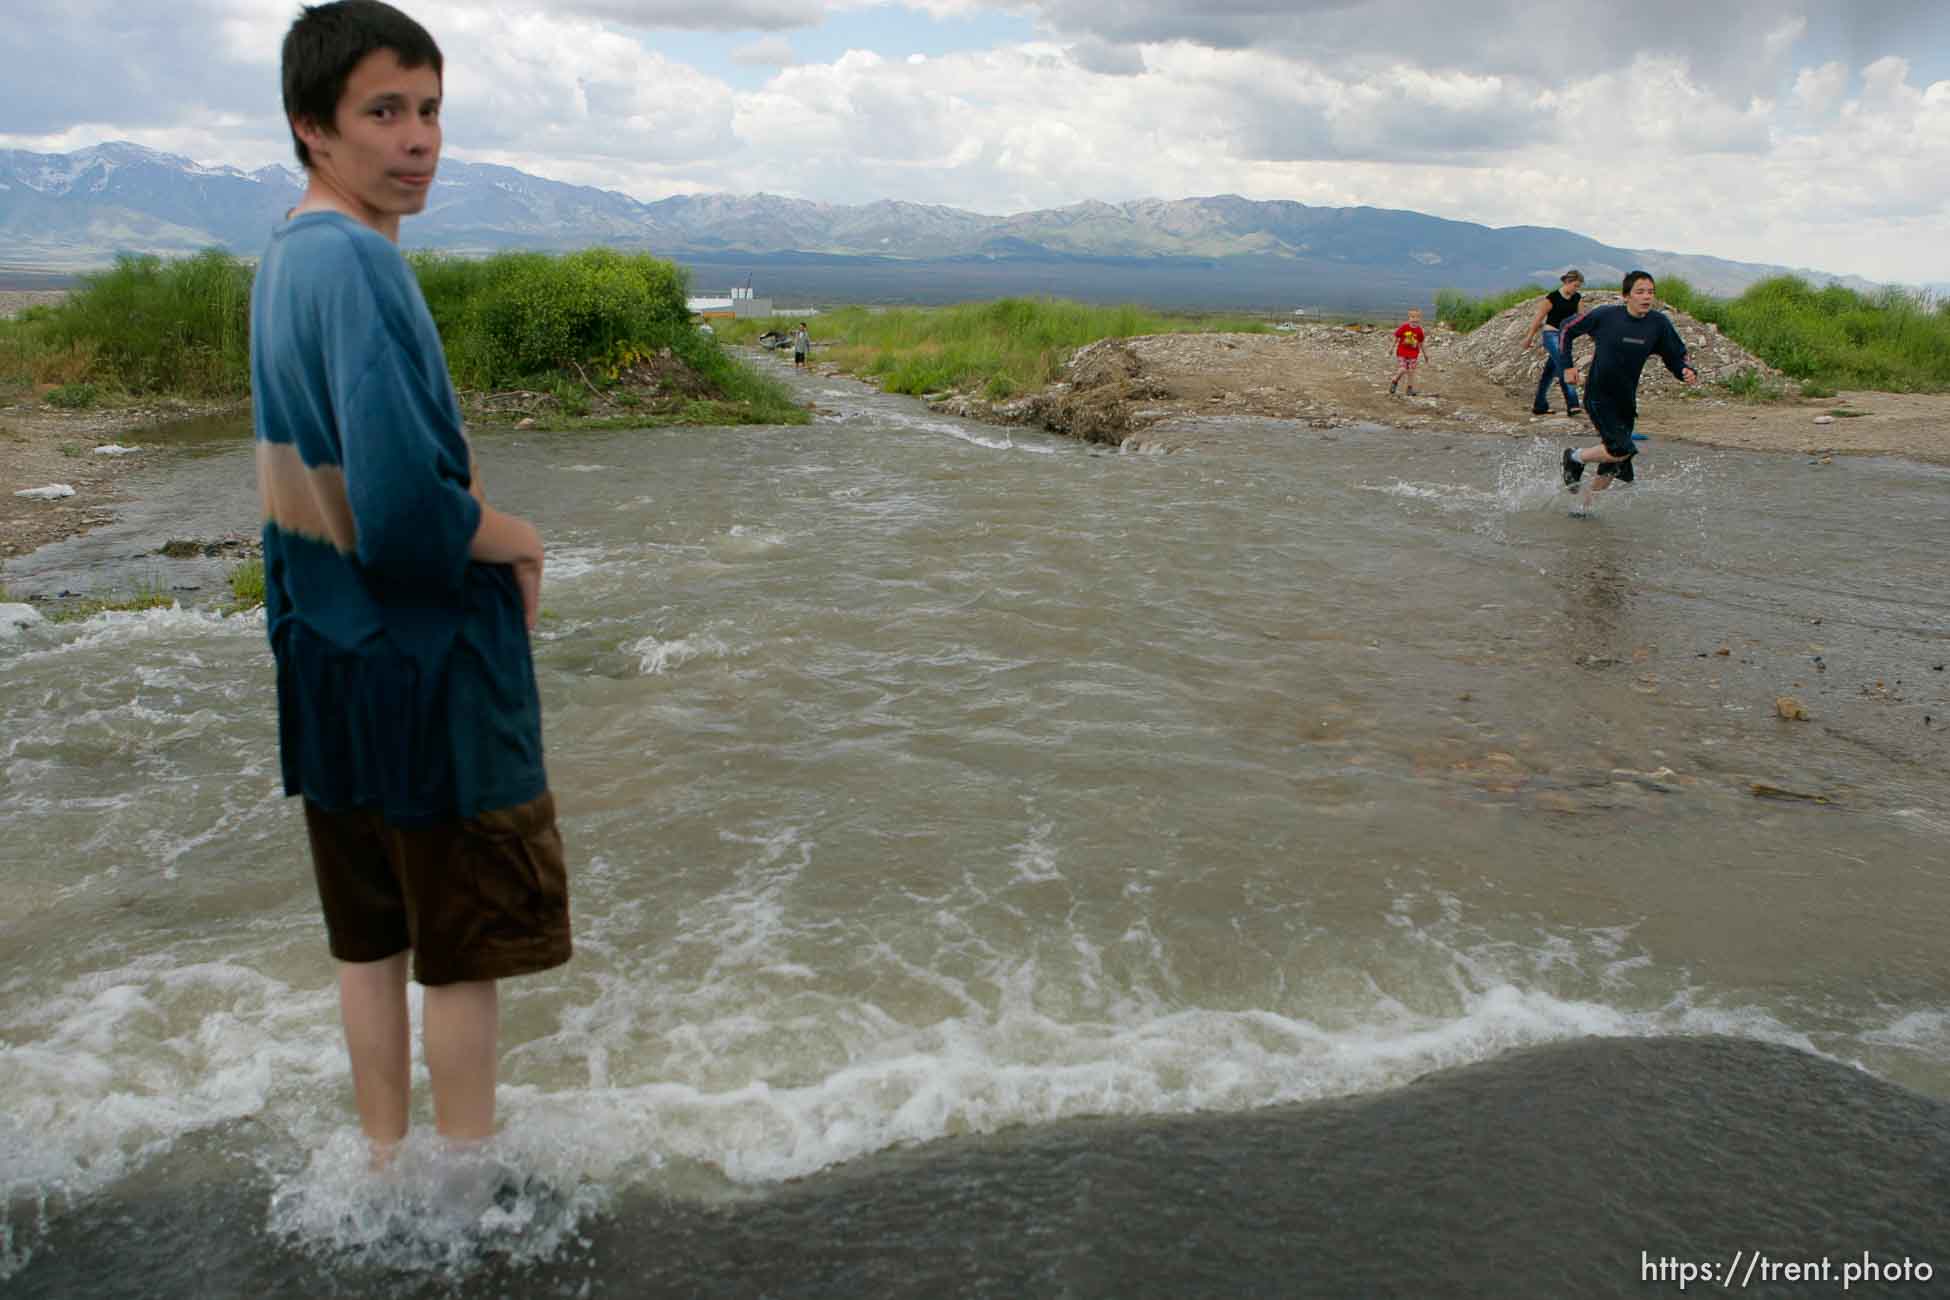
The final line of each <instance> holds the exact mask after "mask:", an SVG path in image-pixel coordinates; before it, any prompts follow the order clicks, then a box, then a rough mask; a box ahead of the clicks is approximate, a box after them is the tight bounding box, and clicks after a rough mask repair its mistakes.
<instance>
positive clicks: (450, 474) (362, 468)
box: [250, 212, 547, 825]
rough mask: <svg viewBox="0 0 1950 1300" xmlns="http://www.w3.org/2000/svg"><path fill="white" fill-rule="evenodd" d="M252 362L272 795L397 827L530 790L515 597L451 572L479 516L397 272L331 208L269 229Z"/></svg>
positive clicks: (530, 708)
mask: <svg viewBox="0 0 1950 1300" xmlns="http://www.w3.org/2000/svg"><path fill="white" fill-rule="evenodd" d="M250 349H251V396H252V406H253V410H252V422H253V424H254V426H255V432H256V446H257V479H258V490H259V495H260V497H261V498H262V502H263V507H264V595H265V600H264V606H265V618H266V624H267V630H268V633H269V636H270V641H271V649H272V652H273V653H274V655H275V656H276V658H277V665H278V740H279V748H280V751H281V756H282V760H283V774H284V786H285V792H286V793H287V794H303V795H304V796H306V797H307V798H309V799H311V800H312V801H313V802H315V803H317V804H319V805H320V806H322V807H324V808H327V809H330V810H333V811H341V810H346V809H351V808H371V809H375V810H377V811H379V812H381V813H383V814H384V815H385V817H386V818H387V820H389V821H391V822H393V823H395V824H397V825H414V824H424V823H427V822H434V821H445V820H456V819H460V818H466V817H472V816H475V815H477V814H479V813H482V812H487V811H491V810H493V809H496V808H504V807H509V806H512V805H514V804H519V803H525V802H527V801H528V800H530V799H534V798H537V797H539V796H540V795H541V794H542V793H543V792H544V791H545V790H546V789H547V779H546V776H545V774H544V771H543V766H542V736H541V704H540V700H539V697H538V694H537V691H536V687H535V670H534V664H533V661H532V659H531V657H530V650H529V644H528V631H527V625H526V622H525V619H524V616H523V611H522V602H521V593H520V589H519V588H518V587H517V586H516V583H515V580H514V574H513V571H512V570H511V569H510V568H509V567H508V566H506V565H490V564H480V563H476V562H474V561H472V560H471V559H470V558H469V549H470V547H471V545H472V543H473V539H474V533H475V530H476V529H477V528H478V527H479V526H480V520H481V506H480V504H479V503H478V502H477V501H476V500H475V498H474V497H473V495H472V493H471V492H470V490H469V489H470V485H471V484H472V482H473V470H472V465H471V459H470V455H469V450H468V445H467V438H466V435H465V434H464V433H463V431H462V427H461V417H460V407H459V404H458V402H457V401H456V400H455V397H454V389H453V383H452V381H451V380H450V379H449V378H448V374H447V362H446V355H445V353H444V352H443V351H442V349H441V346H440V335H439V333H438V331H437V330H436V329H435V328H434V324H433V318H432V316H431V315H429V314H428V312H427V307H426V300H425V299H424V298H423V297H422V296H421V294H420V287H419V283H418V281H417V280H415V279H414V276H413V272H412V269H411V268H410V267H408V266H407V264H406V261H405V259H404V258H402V257H401V256H400V253H399V250H398V249H397V248H395V247H394V246H393V244H392V243H391V241H389V240H387V239H386V238H385V237H384V236H382V235H380V234H379V233H378V232H377V231H374V230H371V229H369V228H368V227H366V226H363V225H361V224H359V223H358V222H356V221H353V220H351V219H350V218H348V217H344V216H341V215H339V214H338V213H332V212H316V213H307V214H306V215H304V216H301V217H298V218H297V219H296V220H293V221H289V222H286V223H285V224H284V225H282V226H280V227H278V229H277V230H276V231H275V232H273V234H272V236H271V243H270V247H269V248H268V249H267V250H266V252H265V254H264V260H263V263H262V264H261V265H260V266H259V268H258V272H257V280H256V283H255V285H254V286H253V288H252V293H251V338H250Z"/></svg>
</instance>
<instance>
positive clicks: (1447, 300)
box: [1435, 284, 1550, 334]
mask: <svg viewBox="0 0 1950 1300" xmlns="http://www.w3.org/2000/svg"><path fill="white" fill-rule="evenodd" d="M1549 292H1550V290H1549V289H1546V288H1544V287H1543V286H1541V285H1535V284H1527V285H1524V286H1523V287H1522V288H1520V289H1506V290H1504V291H1503V292H1502V293H1496V294H1491V295H1489V296H1488V297H1486V298H1471V297H1469V296H1467V295H1466V294H1463V293H1459V292H1458V291H1456V290H1454V289H1441V290H1438V291H1437V292H1436V295H1435V318H1436V319H1437V320H1439V321H1447V322H1448V324H1449V327H1450V328H1451V329H1453V330H1455V331H1456V332H1457V333H1458V334H1467V333H1469V332H1470V331H1471V330H1473V329H1475V328H1476V327H1477V326H1479V325H1482V324H1484V323H1486V322H1488V321H1490V320H1492V319H1494V318H1495V317H1497V316H1500V315H1502V314H1503V313H1504V312H1506V311H1508V310H1510V308H1512V307H1514V306H1516V305H1517V304H1518V303H1520V302H1529V301H1534V300H1536V299H1538V298H1541V297H1543V296H1544V295H1545V294H1547V293H1549Z"/></svg>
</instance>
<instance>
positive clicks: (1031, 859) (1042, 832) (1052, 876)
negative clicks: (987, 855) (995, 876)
mask: <svg viewBox="0 0 1950 1300" xmlns="http://www.w3.org/2000/svg"><path fill="white" fill-rule="evenodd" d="M1055 829H1056V823H1054V822H1049V821H1043V822H1037V823H1036V824H1035V825H1033V826H1031V827H1030V828H1029V831H1028V833H1027V834H1026V835H1025V836H1024V837H1023V839H1022V840H1021V842H1019V843H1017V844H1014V845H1012V846H1011V852H1012V854H1013V856H1012V857H1011V859H1010V862H1009V865H1010V867H1011V868H1012V869H1014V871H1015V873H1016V880H1017V882H1018V883H1022V884H1042V883H1045V882H1048V881H1052V880H1061V879H1063V872H1062V870H1061V869H1060V868H1059V867H1058V866H1057V864H1056V849H1055V847H1054V846H1053V845H1051V843H1050V834H1051V832H1053V831H1054V830H1055Z"/></svg>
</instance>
